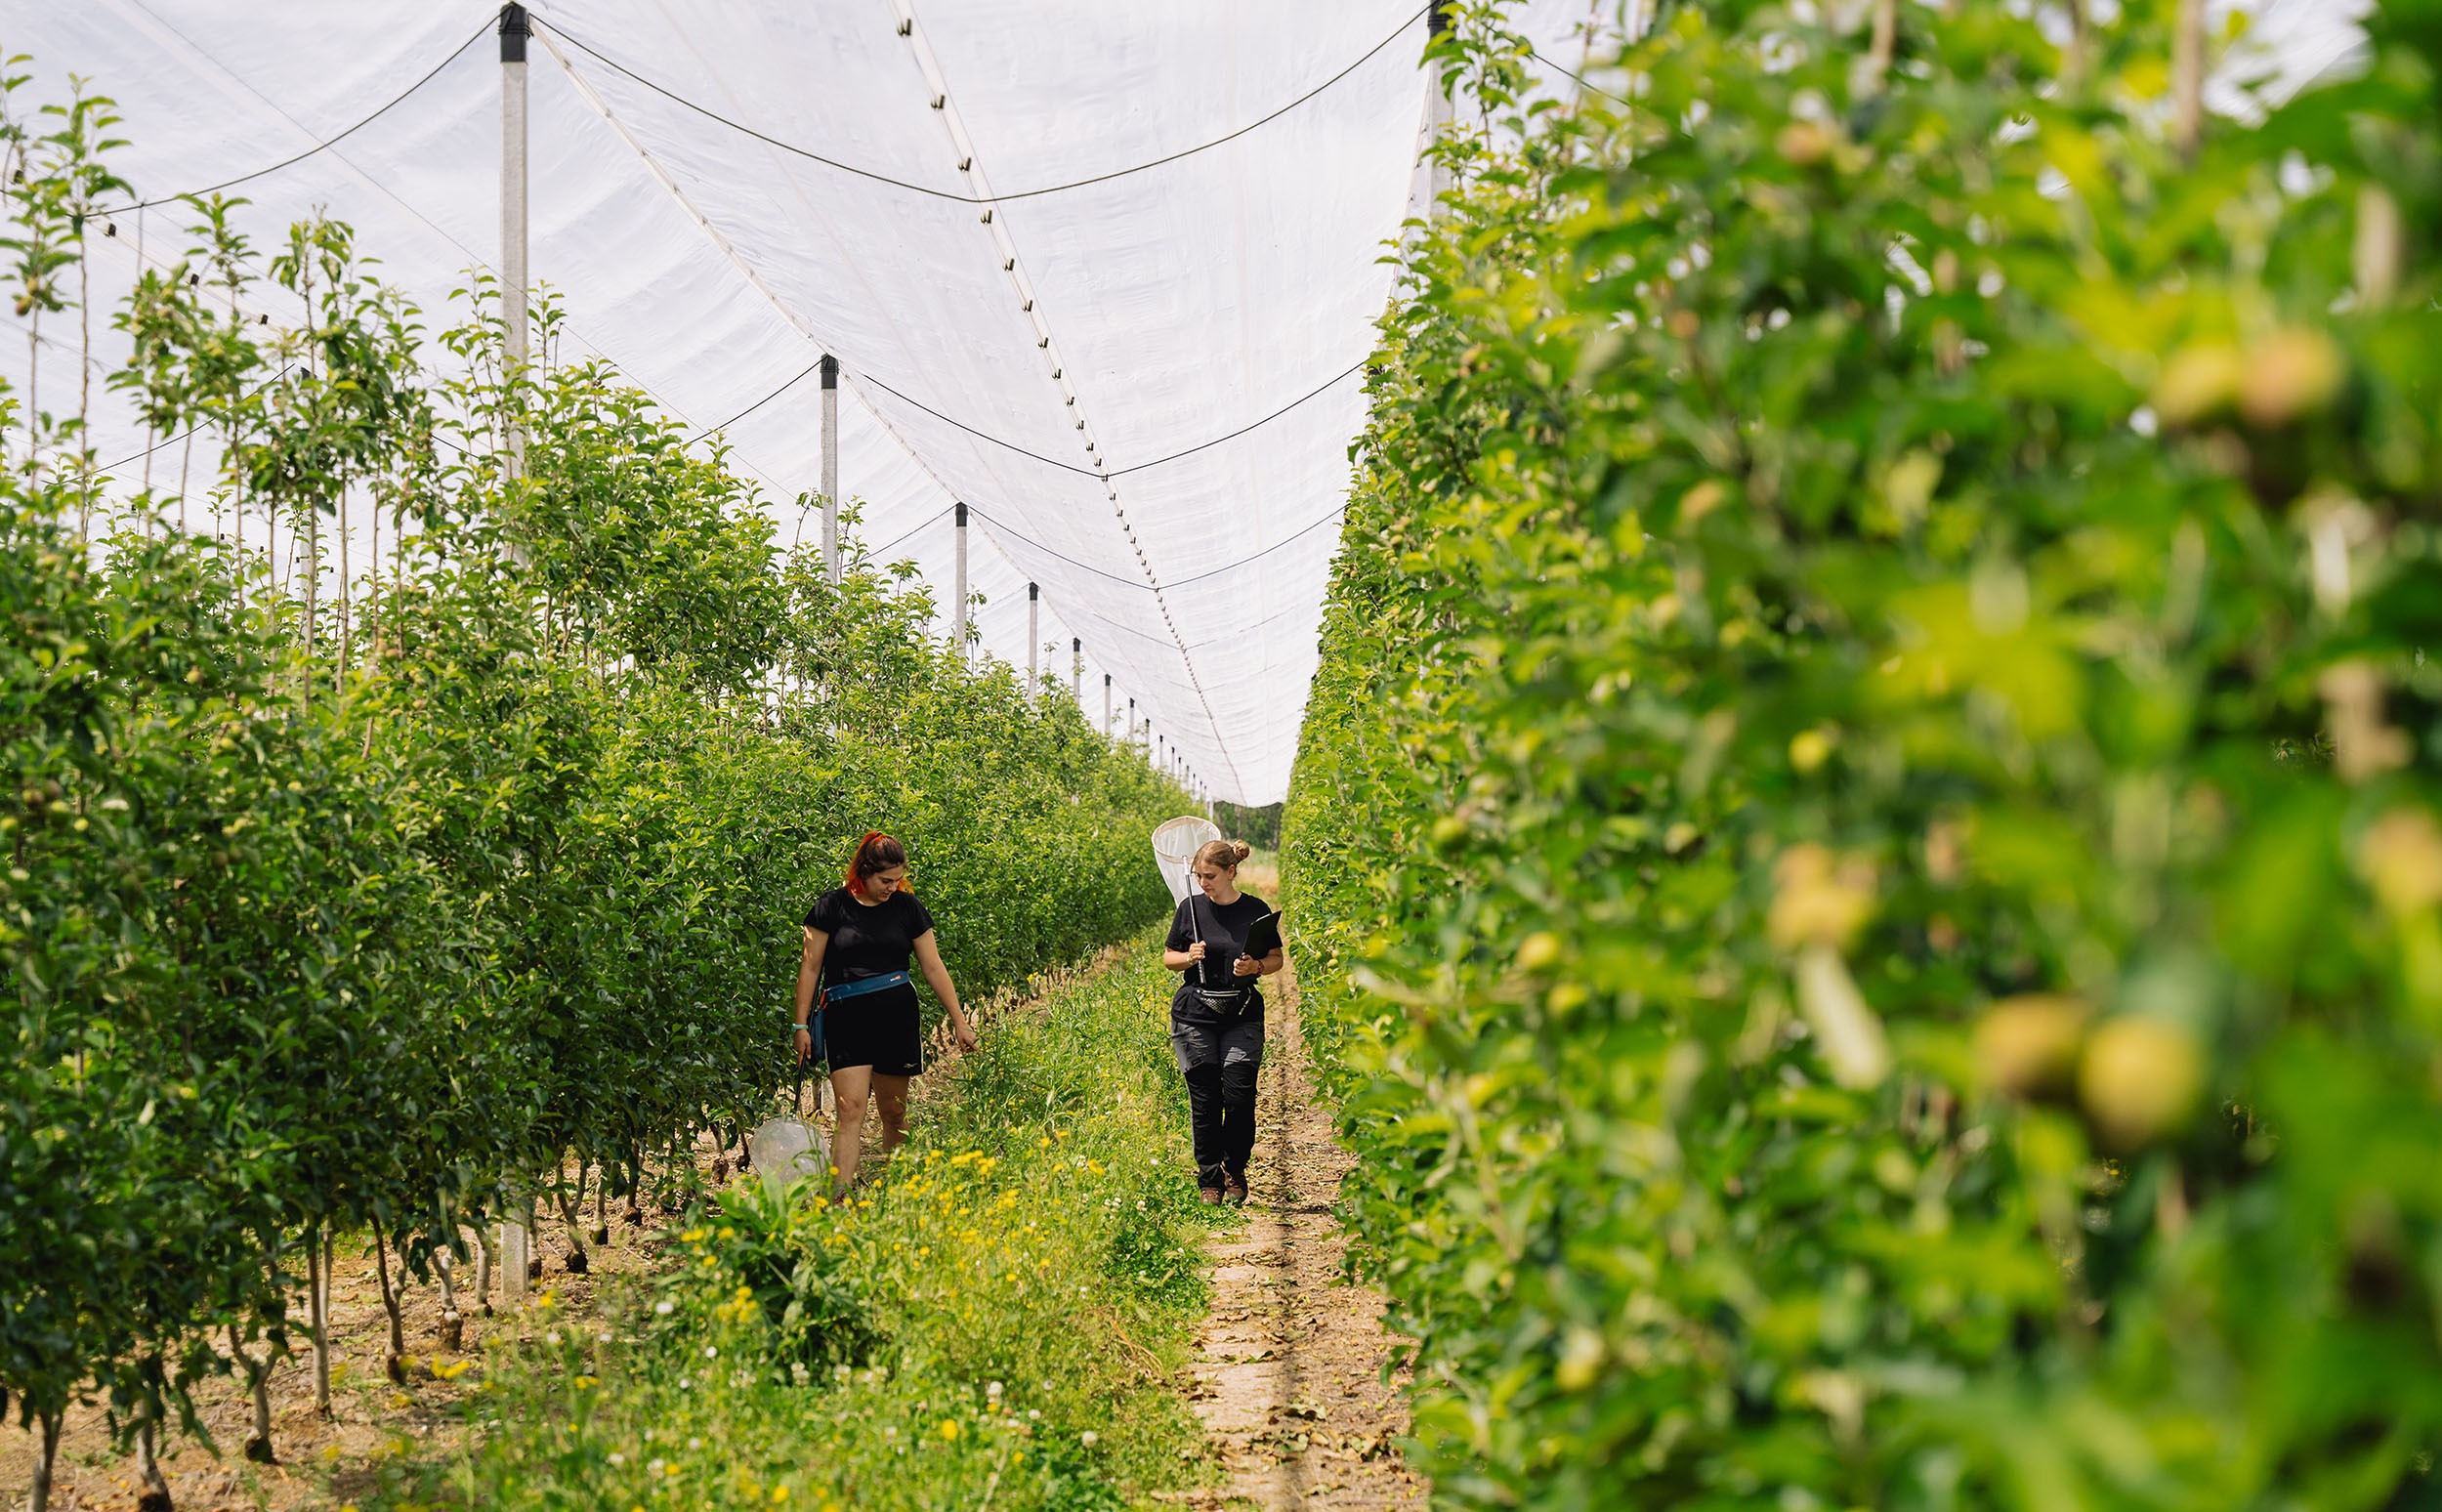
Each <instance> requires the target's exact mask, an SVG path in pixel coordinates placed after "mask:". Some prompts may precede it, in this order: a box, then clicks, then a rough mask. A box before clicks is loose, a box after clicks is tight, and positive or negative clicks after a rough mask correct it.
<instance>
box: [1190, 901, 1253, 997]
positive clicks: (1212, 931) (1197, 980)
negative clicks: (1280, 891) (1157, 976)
mask: <svg viewBox="0 0 2442 1512" xmlns="http://www.w3.org/2000/svg"><path fill="white" fill-rule="evenodd" d="M1191 908H1192V909H1194V910H1195V917H1194V920H1193V922H1192V924H1191V921H1190V919H1189V916H1188V910H1189V909H1191ZM1271 911H1272V905H1271V904H1270V903H1265V902H1264V901H1263V900H1262V899H1260V898H1257V897H1256V896H1255V895H1254V894H1252V893H1241V894H1239V895H1238V902H1236V903H1214V902H1213V901H1212V900H1211V899H1209V898H1206V897H1205V896H1204V895H1203V894H1201V893H1190V894H1188V895H1187V899H1186V901H1185V902H1183V903H1180V904H1179V911H1178V912H1177V914H1176V915H1174V916H1173V917H1172V918H1171V920H1170V939H1169V942H1168V944H1169V947H1170V948H1171V949H1173V950H1184V949H1186V948H1188V947H1189V946H1190V945H1194V944H1195V943H1196V939H1197V931H1198V930H1201V931H1202V935H1203V942H1204V963H1203V964H1202V965H1201V966H1190V967H1189V968H1188V969H1187V970H1186V971H1184V972H1182V973H1180V975H1181V976H1183V977H1185V978H1186V979H1187V980H1186V986H1188V987H1210V988H1212V989H1214V990H1215V991H1224V992H1225V991H1228V990H1229V989H1230V988H1232V987H1253V986H1254V985H1255V981H1256V979H1255V978H1253V977H1241V976H1236V975H1233V974H1232V972H1231V971H1230V963H1231V962H1232V961H1235V960H1237V959H1238V958H1239V957H1240V956H1242V955H1243V954H1245V953H1246V932H1247V931H1248V930H1250V929H1252V928H1254V924H1255V921H1256V920H1257V919H1260V918H1262V917H1263V916H1264V915H1265V914H1267V913H1270V912H1271Z"/></svg>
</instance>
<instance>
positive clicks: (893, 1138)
mask: <svg viewBox="0 0 2442 1512" xmlns="http://www.w3.org/2000/svg"><path fill="white" fill-rule="evenodd" d="M873 1111H874V1112H875V1113H880V1114H881V1115H882V1154H884V1155H888V1154H890V1153H891V1152H892V1151H894V1150H896V1149H898V1148H899V1146H900V1144H901V1142H903V1141H904V1140H905V1139H906V1137H907V1078H906V1077H905V1076H881V1075H877V1076H875V1077H874V1078H873Z"/></svg>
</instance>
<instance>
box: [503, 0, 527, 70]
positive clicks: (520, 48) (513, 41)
mask: <svg viewBox="0 0 2442 1512" xmlns="http://www.w3.org/2000/svg"><path fill="white" fill-rule="evenodd" d="M533 34H534V25H533V22H531V21H528V20H526V7H524V6H522V5H519V4H516V3H515V0H511V3H510V4H508V5H504V6H502V7H501V8H500V61H501V62H502V63H524V62H526V38H527V37H530V36H532V35H533Z"/></svg>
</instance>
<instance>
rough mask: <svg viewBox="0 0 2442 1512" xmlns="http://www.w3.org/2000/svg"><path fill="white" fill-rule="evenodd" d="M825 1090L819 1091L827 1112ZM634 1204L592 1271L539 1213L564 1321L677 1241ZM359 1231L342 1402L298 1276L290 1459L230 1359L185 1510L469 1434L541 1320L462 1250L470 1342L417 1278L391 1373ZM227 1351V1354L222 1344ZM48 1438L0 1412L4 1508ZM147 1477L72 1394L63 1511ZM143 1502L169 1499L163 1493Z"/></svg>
mask: <svg viewBox="0 0 2442 1512" xmlns="http://www.w3.org/2000/svg"><path fill="white" fill-rule="evenodd" d="M1120 953H1121V949H1120V948H1119V947H1114V948H1111V949H1107V950H1104V951H1101V952H1099V953H1097V954H1096V955H1095V957H1094V958H1093V959H1092V960H1090V961H1088V962H1085V963H1081V964H1080V965H1078V966H1074V967H1069V968H1064V969H1061V970H1058V971H1054V972H1052V973H1049V974H1047V975H1045V976H1043V977H1039V978H1037V979H1036V980H1034V981H1033V982H1032V983H1029V984H1028V985H1027V986H1026V987H1024V988H1022V989H1019V990H1016V991H1010V992H1004V993H1000V994H996V995H995V996H993V997H992V998H991V999H990V1000H989V1001H987V1002H985V1003H982V1004H978V1005H973V1006H974V1008H975V1018H976V1019H977V1021H978V1022H979V1024H984V1025H989V1023H990V1022H991V1021H992V1020H993V1019H994V1018H996V1017H998V1016H999V1015H1000V1014H1003V1013H1010V1012H1021V1011H1029V1010H1031V1009H1033V1008H1036V1007H1039V1006H1040V1004H1041V1001H1042V999H1043V998H1044V997H1045V996H1047V995H1048V994H1049V993H1051V992H1053V991H1056V990H1058V989H1060V988H1062V987H1067V986H1069V985H1071V984H1073V983H1074V982H1076V981H1077V980H1079V979H1081V978H1083V977H1087V976H1092V975H1095V974H1098V973H1100V972H1103V971H1106V970H1108V969H1110V966H1111V964H1112V963H1113V962H1114V961H1116V959H1118V957H1119V955H1120ZM951 1056H952V1052H951V1051H950V1049H949V1046H948V1042H947V1033H943V1034H939V1035H937V1036H936V1038H935V1042H934V1044H933V1045H932V1053H931V1057H930V1059H931V1061H932V1063H933V1064H934V1065H935V1066H937V1067H939V1068H940V1069H941V1070H942V1071H945V1072H947V1071H948V1070H949V1064H948V1063H949V1061H950V1059H951ZM947 1079H948V1077H947V1075H944V1076H928V1077H926V1078H924V1080H923V1081H919V1082H918V1083H917V1087H918V1099H917V1106H916V1110H915V1114H914V1115H915V1116H916V1117H917V1118H919V1119H920V1118H921V1117H922V1116H923V1111H922V1110H923V1106H924V1101H925V1100H926V1098H927V1097H931V1096H940V1095H942V1094H943V1093H944V1092H946V1091H947V1087H946V1086H940V1087H928V1085H927V1083H932V1082H946V1081H947ZM818 1090H819V1089H818V1087H817V1086H816V1085H812V1084H810V1085H809V1086H808V1087H807V1088H806V1104H807V1108H808V1111H809V1114H810V1115H813V1110H814V1107H815V1104H816V1101H817V1093H818ZM827 1101H828V1100H827V1098H825V1099H823V1102H824V1105H825V1106H824V1110H823V1112H824V1113H825V1114H827V1112H828V1109H827ZM821 1121H822V1122H823V1123H824V1124H826V1125H827V1124H828V1122H829V1119H828V1117H827V1116H823V1117H822V1118H821ZM877 1135H878V1129H877V1126H876V1125H875V1124H874V1123H873V1122H872V1121H871V1120H868V1122H867V1128H866V1147H867V1154H866V1160H867V1165H868V1169H871V1170H874V1171H876V1172H878V1171H879V1170H880V1168H881V1162H880V1161H879V1160H878V1158H877V1157H876V1155H875V1153H874V1151H873V1141H874V1139H875V1138H876V1137H877ZM738 1154H739V1152H737V1150H734V1149H733V1150H729V1151H726V1152H723V1151H720V1150H716V1149H715V1148H714V1147H713V1144H712V1141H711V1138H710V1137H709V1136H705V1137H703V1138H702V1139H701V1140H700V1141H699V1142H698V1145H697V1148H696V1150H695V1167H696V1170H697V1173H698V1175H699V1176H700V1177H701V1178H702V1180H703V1181H704V1183H705V1184H706V1185H707V1186H713V1187H717V1186H719V1185H721V1184H722V1183H723V1182H724V1181H726V1180H730V1179H735V1169H734V1167H735V1162H736V1161H737V1155H738ZM650 1191H651V1188H650V1186H649V1187H648V1192H649V1193H650ZM624 1206H625V1202H624V1199H622V1198H615V1197H614V1198H612V1199H611V1204H610V1210H609V1217H610V1229H611V1241H610V1242H609V1243H608V1244H596V1243H593V1242H592V1241H591V1232H592V1224H593V1222H594V1204H593V1200H592V1197H591V1195H590V1193H589V1194H588V1195H587V1197H586V1200H585V1202H584V1204H583V1209H582V1211H583V1217H584V1221H585V1223H586V1225H587V1243H586V1245H585V1248H586V1250H587V1251H588V1254H587V1262H588V1263H587V1267H586V1271H585V1274H583V1275H576V1274H572V1273H571V1272H570V1271H569V1270H568V1258H569V1255H570V1253H571V1252H572V1249H573V1247H574V1246H572V1245H571V1244H570V1243H569V1241H568V1233H567V1231H566V1227H565V1225H564V1224H562V1222H561V1221H560V1219H559V1218H558V1216H557V1215H556V1214H552V1215H549V1216H547V1217H545V1218H544V1219H543V1220H542V1222H541V1226H540V1228H539V1229H538V1231H537V1233H536V1236H535V1239H536V1242H535V1252H536V1253H537V1254H538V1255H539V1256H540V1257H541V1259H542V1262H543V1270H542V1277H541V1279H539V1280H537V1281H532V1282H531V1283H530V1288H531V1289H530V1291H529V1295H538V1294H539V1293H540V1292H541V1291H543V1290H545V1289H548V1290H550V1291H551V1292H552V1293H553V1294H554V1297H555V1299H556V1301H557V1302H558V1303H559V1306H560V1317H561V1320H562V1322H563V1324H564V1325H574V1324H577V1323H581V1322H582V1321H583V1320H585V1319H589V1318H594V1317H598V1316H599V1314H600V1304H601V1301H602V1298H603V1295H604V1292H605V1289H606V1287H609V1286H613V1285H616V1284H618V1283H619V1281H621V1280H622V1279H633V1278H637V1277H642V1276H645V1275H649V1274H651V1273H652V1272H653V1270H654V1269H656V1268H657V1266H658V1264H659V1260H658V1257H659V1254H660V1252H661V1250H662V1248H663V1247H664V1246H665V1245H666V1243H667V1242H668V1237H667V1234H666V1233H665V1228H666V1226H669V1225H672V1224H674V1223H675V1222H676V1221H677V1219H678V1215H676V1214H671V1213H665V1212H662V1211H661V1210H660V1208H659V1206H658V1204H657V1203H655V1202H654V1201H653V1199H652V1198H651V1197H650V1196H648V1197H647V1199H646V1201H645V1202H644V1204H643V1206H642V1208H641V1210H640V1212H639V1218H640V1219H641V1222H637V1223H631V1222H629V1221H627V1220H626V1219H625V1218H624V1217H623V1216H622V1211H623V1208H624ZM362 1239H363V1237H362V1236H353V1237H350V1238H348V1239H342V1240H341V1241H340V1245H339V1251H338V1257H337V1263H336V1264H335V1265H334V1266H333V1267H332V1270H333V1273H334V1277H333V1285H332V1298H331V1319H332V1328H331V1411H330V1415H329V1416H328V1417H325V1416H323V1415H322V1414H321V1413H320V1412H319V1411H318V1410H316V1407H315V1402H314V1356H313V1347H312V1345H311V1343H310V1342H309V1339H308V1336H307V1334H306V1332H305V1330H304V1320H305V1318H306V1305H305V1297H304V1293H303V1292H302V1291H300V1292H299V1293H298V1295H297V1296H296V1298H295V1299H294V1308H293V1311H292V1314H291V1316H292V1318H294V1319H295V1320H296V1321H297V1323H298V1329H297V1331H296V1333H295V1334H294V1336H293V1343H294V1347H295V1350H296V1353H295V1354H294V1355H293V1356H291V1357H290V1358H288V1359H286V1360H282V1361H280V1362H279V1363H278V1364H277V1365H274V1366H273V1370H272V1378H271V1396H272V1444H273V1448H274V1451H275V1452H276V1453H277V1455H278V1463H276V1464H272V1465H258V1464H254V1463H251V1462H250V1461H248V1460H247V1459H245V1458H244V1457H243V1455H242V1454H241V1453H240V1449H241V1448H242V1447H243V1446H244V1444H245V1442H246V1439H247V1437H248V1436H249V1435H250V1434H252V1433H253V1431H254V1405H253V1401H252V1399H251V1397H250V1396H249V1395H248V1393H247V1391H246V1386H245V1378H244V1376H243V1374H242V1373H238V1372H236V1371H235V1370H234V1369H233V1368H232V1373H231V1375H229V1376H228V1377H226V1378H220V1379H215V1380H211V1381H208V1382H206V1383H205V1384H204V1385H202V1386H201V1387H198V1388H197V1389H196V1392H195V1401H196V1407H197V1410H198V1415H199V1416H200V1417H201V1419H202V1422H203V1426H204V1428H205V1431H206V1432H207V1433H208V1434H209V1435H210V1436H211V1440H212V1444H211V1446H206V1445H205V1444H204V1443H202V1442H201V1441H199V1440H197V1439H194V1438H192V1437H190V1436H188V1435H185V1434H182V1433H178V1432H176V1431H171V1432H167V1433H165V1434H164V1436H163V1442H162V1445H161V1469H162V1474H163V1476H164V1478H165V1479H167V1481H168V1482H169V1487H170V1497H171V1504H172V1506H173V1507H174V1508H176V1509H177V1512H241V1509H256V1512H287V1509H289V1508H297V1507H309V1506H314V1507H324V1506H327V1507H338V1506H343V1505H345V1504H346V1503H347V1499H348V1497H349V1495H350V1493H351V1491H352V1489H353V1488H356V1487H358V1486H360V1485H362V1484H363V1483H364V1482H365V1481H366V1480H367V1479H369V1477H370V1474H371V1472H372V1470H373V1468H374V1467H375V1466H377V1465H378V1464H379V1463H380V1462H381V1461H382V1460H384V1459H386V1458H391V1457H396V1456H401V1455H405V1456H411V1457H415V1458H426V1457H429V1456H431V1455H433V1454H434V1453H436V1452H439V1451H442V1450H445V1449H447V1448H448V1447H449V1446H450V1445H451V1444H452V1443H453V1442H455V1441H456V1440H458V1439H459V1438H460V1437H461V1436H462V1434H463V1427H462V1419H461V1416H460V1414H459V1412H458V1411H457V1407H458V1406H459V1405H460V1404H461V1403H463V1402H464V1401H465V1400H466V1399H467V1397H468V1396H469V1395H471V1394H472V1393H473V1391H474V1389H475V1387H476V1386H478V1385H479V1384H480V1383H481V1382H482V1381H483V1378H484V1372H483V1356H484V1347H485V1341H486V1340H487V1339H493V1338H501V1337H509V1338H515V1337H520V1336H523V1335H524V1334H525V1333H526V1332H529V1331H530V1321H529V1320H527V1319H526V1318H524V1317H520V1316H516V1315H514V1314H513V1313H512V1310H511V1309H510V1308H509V1307H508V1306H507V1300H506V1295H505V1292H504V1289H503V1287H504V1280H503V1278H501V1277H499V1276H497V1275H495V1276H494V1277H493V1278H492V1285H491V1300H492V1303H493V1305H494V1307H495V1308H497V1309H498V1314H499V1316H497V1317H490V1318H487V1317H484V1314H483V1310H482V1308H481V1306H480V1305H479V1299H478V1298H477V1297H476V1296H475V1277H476V1269H475V1266H474V1265H473V1264H472V1263H468V1264H465V1265H462V1266H460V1267H459V1269H458V1272H457V1277H456V1282H457V1287H458V1305H459V1308H460V1310H461V1315H462V1322H461V1330H462V1331H461V1337H460V1339H459V1346H460V1347H459V1348H457V1349H455V1350H452V1349H448V1348H445V1347H444V1343H443V1337H442V1298H441V1290H440V1287H439V1286H438V1285H432V1284H416V1283H413V1282H408V1283H406V1284H405V1285H404V1287H403V1296H402V1307H401V1315H402V1319H403V1323H404V1334H405V1342H406V1355H405V1365H406V1368H405V1371H404V1374H405V1376H406V1380H405V1381H404V1383H403V1384H394V1383H393V1382H392V1381H391V1380H390V1378H389V1375H388V1373H387V1368H386V1367H387V1365H388V1360H389V1355H390V1319H389V1315H388V1314H387V1313H386V1312H384V1311H383V1309H382V1293H381V1284H380V1282H379V1281H378V1280H377V1279H376V1278H375V1274H374V1261H373V1252H372V1249H371V1248H370V1246H369V1245H365V1244H363V1243H362ZM470 1242H471V1231H470ZM301 1263H302V1262H301ZM399 1272H400V1266H399V1262H398V1257H397V1256H395V1255H394V1256H392V1257H391V1274H392V1279H393V1282H394V1284H396V1283H398V1282H399V1281H400V1275H399ZM254 1352H255V1353H256V1354H257V1355H258V1356H259V1355H260V1354H261V1352H262V1346H260V1345H256V1346H254ZM222 1353H223V1355H224V1357H226V1353H227V1351H226V1349H225V1348H224V1349H223V1351H222ZM216 1449H217V1452H215V1450H216ZM39 1452H40V1440H39V1439H38V1438H37V1437H36V1435H35V1434H34V1433H32V1432H29V1431H26V1430H23V1429H21V1428H19V1427H18V1426H17V1424H16V1422H15V1419H14V1416H12V1417H11V1419H10V1420H9V1421H7V1422H5V1423H0V1508H9V1509H15V1508H19V1507H22V1506H24V1505H25V1504H26V1499H25V1498H26V1493H27V1490H28V1488H30V1487H31V1486H32V1484H33V1476H34V1465H35V1461H36V1458H37V1455H38V1454H39ZM142 1490H143V1486H142V1484H141V1482H140V1481H139V1479H138V1476H137V1468H136V1458H135V1454H134V1452H133V1451H132V1450H121V1449H118V1448H116V1447H115V1446H114V1445H113V1443H112V1438H111V1433H110V1428H109V1422H108V1419H107V1417H106V1416H105V1413H104V1412H103V1411H102V1409H101V1408H100V1407H78V1408H75V1409H72V1410H71V1411H70V1412H69V1413H68V1418H67V1423H66V1426H65V1428H64V1430H63V1432H62V1434H61V1437H60V1451H59V1456H58V1459H57V1461H56V1464H55V1466H54V1470H53V1481H52V1489H51V1505H52V1507H53V1508H54V1509H55V1512H94V1509H102V1508H110V1509H130V1508H136V1507H137V1506H138V1496H139V1493H140V1492H141V1491H142ZM141 1512H161V1509H160V1508H158V1507H157V1506H154V1507H147V1508H143V1509H141Z"/></svg>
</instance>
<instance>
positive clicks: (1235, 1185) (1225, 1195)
mask: <svg viewBox="0 0 2442 1512" xmlns="http://www.w3.org/2000/svg"><path fill="white" fill-rule="evenodd" d="M1221 1199H1222V1200H1223V1201H1225V1202H1227V1203H1229V1204H1230V1205H1231V1206H1232V1207H1244V1206H1245V1205H1246V1178H1245V1177H1243V1176H1233V1177H1231V1178H1230V1179H1229V1182H1228V1183H1227V1184H1226V1185H1225V1186H1223V1187H1222V1189H1221Z"/></svg>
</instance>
